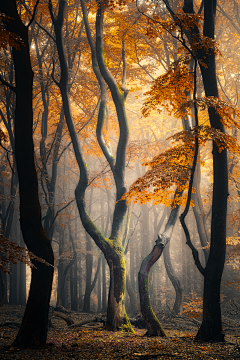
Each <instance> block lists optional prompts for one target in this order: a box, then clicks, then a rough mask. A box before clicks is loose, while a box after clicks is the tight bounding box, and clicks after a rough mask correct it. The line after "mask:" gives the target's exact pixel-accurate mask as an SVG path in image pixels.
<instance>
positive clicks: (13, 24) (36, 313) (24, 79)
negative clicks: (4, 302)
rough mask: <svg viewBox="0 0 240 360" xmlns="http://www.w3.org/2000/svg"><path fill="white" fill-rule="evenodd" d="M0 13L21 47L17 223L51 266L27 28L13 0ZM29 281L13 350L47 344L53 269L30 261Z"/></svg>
mask: <svg viewBox="0 0 240 360" xmlns="http://www.w3.org/2000/svg"><path fill="white" fill-rule="evenodd" d="M0 11H1V12H2V13H5V14H6V15H8V16H9V17H10V20H9V21H7V22H6V24H5V26H6V28H7V30H8V31H11V32H14V33H16V34H18V35H19V36H20V38H21V39H22V41H23V43H24V44H19V47H20V49H18V50H17V49H15V48H13V49H12V51H13V60H14V68H15V83H16V109H15V157H16V164H17V172H18V178H19V194H20V224H21V229H22V233H23V238H24V242H25V244H26V245H27V248H28V249H29V250H30V251H32V252H33V253H34V254H35V255H37V256H39V257H41V258H43V259H45V260H46V261H47V262H48V263H50V264H53V263H54V258H53V251H52V248H51V244H50V241H49V239H48V238H47V237H46V235H45V233H44V231H43V228H42V225H41V208H40V204H39V198H38V179H37V173H36V169H35V163H34V145H33V138H32V125H33V110H32V86H33V72H32V68H31V63H30V56H29V45H28V27H26V26H25V25H24V24H23V23H22V21H21V19H20V17H19V15H18V12H17V6H16V1H14V0H9V1H7V2H6V1H4V0H0ZM33 263H34V265H35V266H36V268H34V269H32V278H31V285H30V291H29V297H28V302H27V305H26V309H25V313H24V316H23V320H22V323H21V326H20V329H19V332H18V334H17V337H16V339H15V340H14V342H13V346H14V347H18V348H24V347H27V348H29V347H38V346H42V345H45V344H46V337H47V325H48V309H49V301H50V296H51V289H52V280H53V267H51V266H46V265H45V264H42V263H39V262H37V261H33Z"/></svg>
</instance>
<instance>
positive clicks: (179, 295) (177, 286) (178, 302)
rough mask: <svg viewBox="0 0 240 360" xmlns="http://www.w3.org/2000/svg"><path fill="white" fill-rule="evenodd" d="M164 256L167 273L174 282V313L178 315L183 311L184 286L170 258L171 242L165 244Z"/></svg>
mask: <svg viewBox="0 0 240 360" xmlns="http://www.w3.org/2000/svg"><path fill="white" fill-rule="evenodd" d="M163 258H164V264H165V268H166V272H167V275H168V277H169V279H170V280H171V283H172V284H173V287H174V290H175V294H176V296H175V302H174V305H173V309H172V313H173V314H174V315H178V314H180V313H181V311H182V302H183V288H182V284H181V283H180V280H179V279H178V277H177V275H176V274H175V271H174V269H173V266H172V262H171V258H170V242H169V243H168V244H167V245H166V246H165V248H164V251H163Z"/></svg>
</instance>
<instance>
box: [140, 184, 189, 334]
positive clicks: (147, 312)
mask: <svg viewBox="0 0 240 360" xmlns="http://www.w3.org/2000/svg"><path fill="white" fill-rule="evenodd" d="M176 195H178V196H181V195H182V191H181V192H178V191H177V190H176V192H175V197H176ZM179 206H180V205H176V207H175V208H173V209H172V210H171V213H170V216H169V218H168V221H167V224H166V226H165V230H164V232H163V233H162V234H161V235H158V239H157V240H156V245H155V246H154V248H153V249H152V251H151V253H150V254H149V255H148V256H147V257H146V258H145V259H143V261H142V264H141V267H140V270H139V273H138V286H139V295H140V306H141V312H142V316H143V319H144V321H145V323H146V324H147V329H148V331H147V335H148V336H165V333H164V331H163V329H162V326H161V324H160V322H159V320H158V319H157V317H156V315H155V314H154V311H153V309H152V306H151V302H150V295H149V274H150V270H151V268H152V266H153V265H154V264H155V262H156V261H157V260H158V259H159V257H160V256H161V255H162V252H163V249H164V247H165V246H166V245H167V244H168V242H169V241H170V239H171V236H172V232H173V229H174V226H175V224H176V221H177V215H178V211H179Z"/></svg>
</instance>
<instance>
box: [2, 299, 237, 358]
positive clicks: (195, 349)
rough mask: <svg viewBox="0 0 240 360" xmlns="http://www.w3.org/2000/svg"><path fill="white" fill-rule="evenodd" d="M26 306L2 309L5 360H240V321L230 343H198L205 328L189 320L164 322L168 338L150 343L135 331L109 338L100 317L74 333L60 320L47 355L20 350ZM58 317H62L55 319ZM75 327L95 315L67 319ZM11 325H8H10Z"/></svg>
mask: <svg viewBox="0 0 240 360" xmlns="http://www.w3.org/2000/svg"><path fill="white" fill-rule="evenodd" d="M23 311H24V306H20V305H17V306H13V305H4V306H3V307H2V308H0V359H4V360H8V359H25V360H28V359H29V360H30V359H31V360H32V359H51V360H55V359H71V360H77V359H94V360H95V359H216V360H219V359H239V360H240V334H239V332H238V331H239V318H238V316H237V318H236V316H235V317H234V318H232V319H230V318H228V319H226V318H224V322H223V324H224V326H225V333H226V336H225V340H226V342H225V343H211V344H209V343H199V342H195V341H194V336H195V335H196V332H197V329H198V326H199V322H198V321H196V320H195V319H192V320H190V319H188V318H187V317H185V316H181V317H168V318H165V319H163V322H162V323H163V327H164V329H165V330H166V334H167V337H166V338H159V337H146V336H144V334H145V333H146V329H139V328H136V327H134V330H135V333H127V332H125V331H119V332H109V331H106V330H104V325H103V323H102V322H101V321H99V320H101V319H100V316H99V315H95V317H96V319H95V321H93V322H91V323H88V324H85V325H81V326H76V327H75V326H74V327H69V326H68V325H67V322H66V321H65V320H63V319H61V318H59V317H52V326H51V327H50V328H49V331H48V341H47V342H48V345H47V346H46V347H45V348H42V349H24V350H19V349H16V348H12V347H11V343H12V342H13V340H14V338H15V336H16V334H17V331H18V327H17V323H20V322H21V318H22V316H23ZM55 314H56V313H55ZM65 316H67V318H68V319H71V320H72V321H73V322H74V323H77V322H80V321H82V322H84V320H85V321H87V320H91V319H92V318H93V317H94V314H84V313H77V312H74V311H68V312H66V313H65ZM6 322H8V323H6Z"/></svg>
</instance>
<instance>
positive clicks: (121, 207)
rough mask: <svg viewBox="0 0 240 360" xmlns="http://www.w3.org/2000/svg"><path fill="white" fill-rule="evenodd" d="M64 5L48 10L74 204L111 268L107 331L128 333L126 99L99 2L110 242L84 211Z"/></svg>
mask: <svg viewBox="0 0 240 360" xmlns="http://www.w3.org/2000/svg"><path fill="white" fill-rule="evenodd" d="M66 5H67V2H66V1H65V0H60V1H59V8H58V15H57V17H56V18H55V16H54V13H53V9H52V1H51V0H49V10H50V14H51V18H52V21H53V25H54V30H55V35H56V45H57V50H58V56H59V62H60V67H61V77H60V82H59V83H58V85H59V88H60V91H61V95H62V101H63V108H64V114H65V118H66V122H67V126H68V130H69V134H70V136H71V140H72V144H73V149H74V153H75V156H76V160H77V163H78V166H79V169H80V179H79V183H78V185H77V187H76V190H75V196H76V202H77V206H78V211H79V214H80V217H81V220H82V224H83V226H84V228H85V230H86V231H87V232H88V234H89V235H90V236H91V237H92V239H93V240H94V241H95V243H96V245H97V246H98V247H99V248H100V249H101V251H102V252H103V254H104V256H105V258H106V260H107V262H108V265H109V268H110V288H109V298H108V311H107V323H106V328H108V329H111V330H117V329H119V328H120V326H121V325H124V324H125V326H126V328H127V329H128V330H129V331H133V330H132V328H131V325H130V324H129V321H128V318H127V315H126V312H125V306H124V294H125V286H126V265H125V259H124V253H123V248H122V241H121V240H122V234H121V229H122V224H123V219H124V216H125V214H126V210H127V203H126V200H121V198H122V196H123V195H124V193H125V192H126V184H125V157H126V145H127V141H128V124H127V119H126V114H125V107H124V101H125V99H124V98H123V96H122V95H121V93H120V91H119V88H118V84H117V82H116V80H115V79H114V77H113V76H112V75H111V74H110V72H109V71H108V69H107V67H106V65H105V62H104V58H103V53H102V47H103V15H104V9H105V6H106V4H104V3H103V2H100V3H99V7H98V11H97V17H96V49H95V45H93V43H90V45H91V50H92V58H93V61H92V64H93V70H94V71H95V74H96V76H97V78H98V81H99V83H100V86H101V103H100V107H99V113H98V124H97V139H98V142H99V145H100V147H101V149H102V151H103V154H104V156H105V157H106V159H107V161H108V163H109V165H110V168H111V170H112V173H113V176H114V180H115V184H116V204H115V210H114V214H113V223H112V231H111V236H110V238H109V239H108V238H106V237H105V236H104V235H103V234H102V233H101V232H100V231H99V230H98V229H97V228H96V226H95V224H94V223H93V222H92V220H91V218H90V216H89V215H88V213H87V211H86V204H85V192H86V189H87V186H88V173H87V169H86V164H85V162H84V159H83V156H82V151H81V148H80V144H79V140H78V136H77V133H76V129H75V126H74V123H73V118H72V113H71V107H70V102H69V94H68V66H67V59H66V55H65V50H64V46H63V35H62V28H63V20H64V15H65V9H66ZM82 7H83V9H85V4H82ZM85 14H86V12H85ZM85 20H86V17H85ZM86 24H87V22H86V21H85V26H86V28H87V25H86ZM88 39H89V36H88ZM93 48H94V50H93ZM96 56H97V61H96ZM99 70H100V71H99ZM96 71H98V75H99V76H98V75H97V72H96ZM105 82H106V83H107V85H108V86H109V88H110V91H111V94H112V98H113V101H114V104H115V107H116V112H117V117H118V122H119V128H120V137H119V142H118V147H117V156H116V160H115V159H114V157H113V156H112V155H111V154H110V152H109V149H108V147H107V146H106V144H105V142H104V140H103V137H102V128H103V123H104V119H105V110H106V94H107V93H106V85H105Z"/></svg>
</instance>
